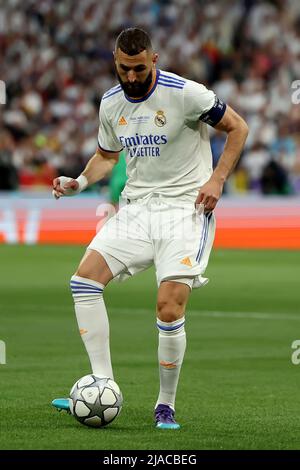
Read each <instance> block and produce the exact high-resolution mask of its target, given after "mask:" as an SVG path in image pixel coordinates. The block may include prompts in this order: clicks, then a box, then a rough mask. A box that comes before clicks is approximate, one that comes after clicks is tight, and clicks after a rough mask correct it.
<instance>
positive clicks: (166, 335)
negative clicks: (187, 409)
mask: <svg viewBox="0 0 300 470" xmlns="http://www.w3.org/2000/svg"><path fill="white" fill-rule="evenodd" d="M184 321H185V319H184V317H182V318H180V319H179V320H176V321H174V322H171V323H166V322H163V321H161V320H159V319H157V327H158V331H159V343H158V361H159V377H160V391H159V395H158V399H157V402H156V405H155V407H156V406H157V405H158V404H159V403H163V404H165V405H169V406H170V407H171V408H173V410H174V409H175V397H176V389H177V384H178V380H179V374H180V369H181V364H182V361H183V357H184V353H185V347H186V335H185V329H184Z"/></svg>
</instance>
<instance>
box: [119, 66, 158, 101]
mask: <svg viewBox="0 0 300 470" xmlns="http://www.w3.org/2000/svg"><path fill="white" fill-rule="evenodd" d="M116 73H117V76H118V79H119V82H120V85H121V87H122V88H123V90H124V91H125V93H126V95H128V96H130V98H142V97H143V96H145V95H146V94H147V92H148V91H149V88H150V85H151V83H152V78H153V74H152V70H150V72H149V75H148V76H147V78H146V80H145V81H144V82H137V81H135V82H133V83H130V82H122V80H121V77H120V75H119V74H118V72H116Z"/></svg>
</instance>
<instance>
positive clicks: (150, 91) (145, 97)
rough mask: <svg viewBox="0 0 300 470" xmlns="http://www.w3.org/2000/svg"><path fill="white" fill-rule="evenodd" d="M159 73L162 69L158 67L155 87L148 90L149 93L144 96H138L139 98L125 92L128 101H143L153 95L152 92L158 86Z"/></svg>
mask: <svg viewBox="0 0 300 470" xmlns="http://www.w3.org/2000/svg"><path fill="white" fill-rule="evenodd" d="M159 75H160V70H159V69H156V78H155V82H154V84H153V87H152V88H151V89H150V90H149V91H148V93H147V94H146V95H145V96H143V98H138V99H134V98H130V96H128V95H126V93H125V92H124V95H125V98H126V99H127V101H130V103H141V102H142V101H146V100H147V99H148V98H149V97H150V96H151V95H152V93H153V92H154V90H155V88H156V86H157V82H158V79H159Z"/></svg>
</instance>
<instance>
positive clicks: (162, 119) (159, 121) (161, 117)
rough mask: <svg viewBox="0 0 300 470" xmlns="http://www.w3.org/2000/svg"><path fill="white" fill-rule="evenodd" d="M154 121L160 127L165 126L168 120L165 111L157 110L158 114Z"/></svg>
mask: <svg viewBox="0 0 300 470" xmlns="http://www.w3.org/2000/svg"><path fill="white" fill-rule="evenodd" d="M154 122H155V124H156V125H157V126H158V127H163V126H164V125H165V124H166V122H167V119H166V116H165V113H164V112H163V111H161V110H160V111H156V116H155V118H154Z"/></svg>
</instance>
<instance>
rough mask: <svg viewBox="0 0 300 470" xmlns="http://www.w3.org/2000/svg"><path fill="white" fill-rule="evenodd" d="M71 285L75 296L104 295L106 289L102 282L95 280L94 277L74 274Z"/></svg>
mask: <svg viewBox="0 0 300 470" xmlns="http://www.w3.org/2000/svg"><path fill="white" fill-rule="evenodd" d="M70 287H71V290H72V294H73V296H76V295H79V296H81V295H87V294H91V295H95V294H96V295H102V294H103V290H104V287H105V286H104V285H103V284H100V282H97V281H93V280H92V279H87V278H84V277H80V276H72V277H71V281H70Z"/></svg>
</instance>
